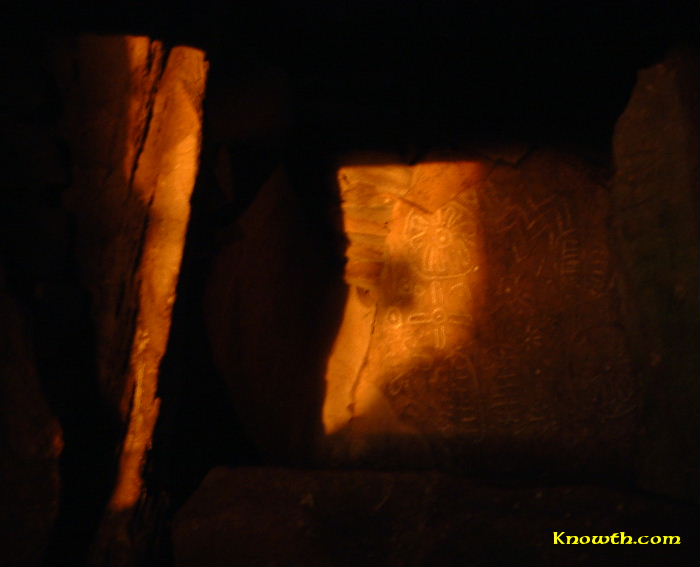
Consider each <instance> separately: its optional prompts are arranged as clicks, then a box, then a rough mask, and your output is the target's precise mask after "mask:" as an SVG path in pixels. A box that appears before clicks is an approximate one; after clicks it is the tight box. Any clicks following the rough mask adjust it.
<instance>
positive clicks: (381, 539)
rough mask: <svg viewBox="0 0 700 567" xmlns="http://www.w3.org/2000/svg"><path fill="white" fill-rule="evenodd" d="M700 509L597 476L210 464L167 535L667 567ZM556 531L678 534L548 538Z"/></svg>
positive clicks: (421, 558)
mask: <svg viewBox="0 0 700 567" xmlns="http://www.w3.org/2000/svg"><path fill="white" fill-rule="evenodd" d="M698 519H699V515H698V508H696V507H694V506H691V505H687V504H682V503H678V502H673V501H670V500H666V499H662V498H658V497H652V496H648V495H642V494H638V493H636V492H632V491H627V490H616V489H612V488H608V487H600V486H589V485H576V486H534V485H532V484H530V485H528V486H517V487H516V486H511V485H508V486H504V485H496V484H487V483H483V482H477V481H474V480H470V479H465V478H459V477H454V476H448V475H444V474H438V473H414V472H402V473H396V472H376V471H301V470H288V469H272V468H250V469H246V468H241V469H227V468H216V469H214V470H212V471H211V472H210V473H209V474H208V476H207V477H206V479H205V480H204V482H203V483H202V485H201V486H200V487H199V488H198V489H197V491H196V492H195V494H194V495H193V496H192V497H191V498H190V499H189V501H188V502H187V503H186V504H185V505H184V506H183V508H182V509H181V510H180V511H179V512H178V514H177V515H176V518H175V522H174V526H173V534H172V537H173V546H174V554H175V559H176V563H177V565H304V566H309V565H334V566H337V565H353V566H359V565H371V566H379V565H466V564H477V565H486V564H488V565H516V564H517V565H586V566H590V565H668V566H670V565H696V564H697V563H698V559H699V558H700V548H699V545H698V537H699V536H698ZM554 532H565V535H575V536H611V535H613V534H614V533H617V532H625V533H626V534H628V535H631V536H632V537H633V538H637V537H639V536H656V535H659V536H664V535H678V536H681V538H682V539H681V543H680V544H677V545H636V544H635V545H619V544H618V545H613V544H607V545H592V544H588V545H580V544H579V545H560V544H557V545H555V544H554ZM618 537H619V536H618ZM564 539H565V536H564Z"/></svg>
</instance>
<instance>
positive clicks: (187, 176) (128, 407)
mask: <svg viewBox="0 0 700 567" xmlns="http://www.w3.org/2000/svg"><path fill="white" fill-rule="evenodd" d="M64 49H65V52H64V53H63V57H62V58H61V59H59V62H60V65H59V71H60V70H62V71H63V74H62V75H61V78H62V88H63V90H64V93H65V98H66V100H68V101H69V103H70V106H69V108H68V109H67V112H66V131H67V132H69V133H70V137H69V145H70V148H71V152H72V155H73V158H74V159H73V184H72V186H71V188H70V189H69V191H68V193H67V196H66V205H67V207H68V208H69V209H70V211H71V212H72V213H73V214H74V215H75V217H76V219H77V240H78V247H79V250H78V253H77V257H78V258H79V262H80V267H81V270H82V274H83V278H84V282H85V286H86V288H87V289H88V290H89V291H90V294H91V299H92V310H93V317H94V320H95V322H96V335H97V338H96V342H97V351H98V352H97V364H98V378H99V383H100V386H101V388H102V395H103V396H104V398H105V399H106V400H107V402H108V403H109V405H110V407H111V409H112V411H114V412H115V414H117V415H118V417H119V419H120V420H121V423H122V424H123V429H124V437H123V442H122V444H121V447H120V458H119V465H118V473H117V478H116V481H115V486H114V490H113V493H112V496H111V498H110V501H109V504H108V507H107V511H106V516H105V519H104V522H103V525H102V526H101V530H100V534H99V535H98V541H97V542H96V545H95V551H94V560H95V561H96V562H98V563H100V562H105V563H110V564H113V563H117V564H121V563H124V562H127V563H128V562H129V561H130V559H129V555H128V554H129V553H130V548H131V546H132V542H131V537H132V536H131V529H130V527H129V525H130V522H131V519H132V518H131V515H132V513H133V510H134V508H135V506H136V505H137V504H138V502H139V500H140V498H141V497H142V490H143V479H142V468H143V465H144V461H145V457H146V452H147V450H148V449H149V447H150V444H151V439H152V434H153V428H154V426H155V422H156V419H157V416H158V408H159V399H158V397H157V389H158V372H159V365H160V361H161V358H162V357H163V355H164V353H165V349H166V346H167V342H168V336H169V331H170V323H171V316H172V307H173V304H174V301H175V291H176V287H177V282H178V276H179V270H180V262H181V258H182V254H183V249H184V243H185V234H186V229H187V225H188V221H189V214H190V204H189V201H190V196H191V193H192V190H193V188H194V182H195V178H196V175H197V169H198V161H199V149H200V142H201V124H202V120H201V107H202V99H203V96H204V88H205V81H206V74H207V63H206V61H205V57H204V53H203V52H202V51H200V50H197V49H194V48H189V47H173V48H167V49H166V47H165V46H164V45H163V44H162V43H161V42H158V41H153V40H151V39H150V38H147V37H129V36H112V37H97V36H85V37H81V38H79V39H78V40H76V42H75V44H73V45H66V46H64ZM75 68H77V69H78V70H79V72H78V73H77V74H76V73H73V72H72V70H73V69H75ZM123 554H126V555H123Z"/></svg>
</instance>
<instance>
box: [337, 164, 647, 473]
mask: <svg viewBox="0 0 700 567" xmlns="http://www.w3.org/2000/svg"><path fill="white" fill-rule="evenodd" d="M389 171H391V174H390V175H387V176H386V177H385V178H382V177H381V170H380V166H377V165H373V166H371V171H368V173H367V176H366V177H363V175H362V172H363V166H361V165H357V166H353V165H350V166H347V167H345V168H342V169H341V170H340V172H339V180H340V185H341V195H342V197H343V198H344V199H346V201H345V203H346V205H347V196H348V195H353V194H355V193H356V192H357V187H358V186H361V187H362V190H363V195H364V199H365V202H371V201H372V199H373V198H374V199H376V198H379V195H383V196H386V198H385V201H384V202H383V206H384V207H387V205H388V203H389V202H390V203H391V215H390V220H389V222H388V225H387V226H388V230H387V234H386V236H385V237H384V238H383V239H382V240H379V239H377V240H376V242H375V250H374V255H375V261H376V263H377V265H378V266H379V268H380V273H379V274H375V275H374V276H373V278H374V279H373V280H372V281H371V285H366V286H365V287H367V288H369V289H370V292H369V295H366V296H365V301H364V302H359V301H357V299H356V298H357V297H363V295H362V294H363V292H362V287H363V286H362V283H363V282H362V280H361V279H358V278H355V277H350V276H348V277H346V280H347V282H348V283H349V284H350V285H352V286H357V287H358V290H357V291H356V292H354V293H351V295H350V299H349V301H348V304H347V307H346V313H345V321H344V323H343V326H342V328H341V332H340V334H339V337H338V339H337V340H336V344H335V347H334V350H333V353H332V355H331V358H330V361H329V365H328V372H327V395H326V402H325V406H324V424H325V427H326V435H327V437H326V442H325V447H326V449H327V451H328V454H329V455H330V458H332V459H334V460H336V461H339V462H351V463H353V462H355V463H364V464H370V465H371V464H375V465H379V466H384V465H387V464H400V465H402V466H422V465H425V466H434V465H438V466H448V467H454V466H456V467H458V468H460V469H467V470H472V469H474V468H479V467H487V468H500V469H501V470H502V469H503V468H504V467H505V468H508V467H511V466H514V467H516V468H517V467H518V466H519V465H518V460H517V459H513V458H512V456H513V455H514V452H513V447H514V445H513V442H515V441H516V440H517V447H518V450H519V451H521V452H522V451H525V452H528V453H529V454H531V455H533V456H535V458H536V459H544V460H547V461H555V463H554V466H555V468H556V463H559V464H560V465H561V466H562V467H564V468H576V466H577V463H579V462H580V463H584V462H589V463H590V462H594V463H595V464H594V465H592V466H593V467H595V466H599V465H600V463H602V462H607V463H610V462H612V463H613V466H616V467H617V466H624V457H623V455H624V454H625V451H626V450H627V449H626V447H627V445H626V444H627V442H628V440H629V439H631V436H632V434H633V430H634V424H635V420H636V414H635V409H636V406H637V389H636V388H635V386H634V382H633V380H632V373H631V368H630V363H629V359H628V355H627V352H626V346H625V344H624V334H623V331H622V328H621V326H620V324H619V321H618V313H617V312H616V307H615V306H616V304H617V303H616V301H617V300H616V293H617V292H616V289H615V281H616V280H615V272H614V270H613V269H612V266H611V262H610V255H609V250H608V233H607V227H606V224H605V218H606V214H607V210H608V201H607V193H606V191H605V189H604V188H603V187H601V186H600V185H599V184H598V183H597V182H596V181H595V176H594V174H595V173H596V172H594V171H592V170H590V169H589V168H587V167H586V166H585V165H583V164H581V163H577V162H576V161H574V160H572V159H571V158H570V157H568V156H564V155H559V154H555V153H553V152H548V151H539V152H536V153H532V154H530V155H529V156H527V157H526V158H524V159H521V161H520V163H518V164H515V163H505V164H504V163H500V162H499V163H498V164H497V165H496V164H495V162H492V161H491V160H489V159H485V158H477V159H473V158H472V159H470V160H469V161H467V160H465V159H464V158H461V157H459V156H433V157H431V158H428V159H426V161H425V162H424V163H419V164H417V165H415V166H398V165H391V166H390V169H389ZM397 171H399V172H400V175H398V174H397V173H396V172H397ZM348 172H349V173H348ZM372 188H374V191H375V193H372ZM363 210H364V211H369V210H370V208H369V207H367V208H365V209H362V208H360V207H355V208H354V209H353V215H354V216H353V220H352V222H353V223H354V224H355V225H359V224H360V223H361V220H362V212H363ZM346 226H347V225H346ZM348 238H349V241H350V246H349V250H348V270H350V271H352V269H353V266H354V264H355V262H356V260H355V258H354V257H353V250H354V249H355V242H354V238H355V236H354V234H353V233H348ZM340 360H344V361H348V360H352V361H353V363H352V364H339V363H338V362H339V361H340ZM601 446H602V447H603V449H602V451H601V450H600V447H601ZM613 448H614V449H613ZM596 451H599V453H598V455H597V456H598V457H600V459H597V458H594V459H590V455H591V453H593V452H596ZM616 451H617V452H616ZM600 466H602V465H600Z"/></svg>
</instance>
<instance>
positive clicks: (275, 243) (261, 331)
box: [205, 167, 343, 463]
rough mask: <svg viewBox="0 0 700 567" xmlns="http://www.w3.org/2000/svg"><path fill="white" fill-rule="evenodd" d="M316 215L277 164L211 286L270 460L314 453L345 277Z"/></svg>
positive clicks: (254, 432) (223, 352) (238, 393)
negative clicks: (332, 262) (333, 262)
mask: <svg viewBox="0 0 700 567" xmlns="http://www.w3.org/2000/svg"><path fill="white" fill-rule="evenodd" d="M306 214H308V213H307V212H306V211H304V209H303V206H302V204H301V203H300V200H299V199H298V196H297V195H296V194H295V192H294V191H293V189H292V188H291V186H290V183H289V180H288V177H287V174H286V172H285V171H284V169H283V168H282V167H280V168H277V169H276V170H275V172H274V173H273V174H272V175H271V176H270V178H269V179H268V180H267V181H266V182H265V183H264V184H263V186H262V188H261V189H260V191H259V193H258V194H257V196H256V198H255V200H254V201H253V203H252V204H251V205H250V206H249V207H248V208H247V209H246V210H245V212H244V213H243V214H242V215H241V216H240V218H239V219H238V220H237V221H236V224H234V225H231V226H230V227H228V228H227V230H226V233H225V234H224V236H223V241H224V243H223V246H222V247H221V249H220V250H218V251H217V253H216V257H215V260H214V263H213V268H212V272H211V276H210V278H209V283H208V286H207V290H206V297H205V318H206V322H207V326H208V331H209V336H210V338H211V345H212V352H213V355H214V360H215V362H216V365H217V368H218V370H219V372H220V374H221V376H222V377H223V378H224V380H225V381H226V383H227V384H228V386H229V389H230V392H231V399H232V402H233V404H234V406H235V408H236V411H237V412H238V414H239V417H240V419H241V421H242V422H243V424H244V426H245V430H246V433H247V434H248V435H249V436H250V438H251V439H252V440H253V442H254V443H255V444H256V447H257V448H258V450H259V452H260V454H261V456H262V458H264V459H265V461H266V462H274V463H290V462H293V463H304V462H307V463H308V462H309V459H310V455H311V454H312V453H313V452H314V446H313V440H314V439H316V438H317V437H318V436H319V435H320V430H321V423H320V416H321V403H322V398H323V371H324V367H325V361H326V357H327V354H328V349H329V347H330V342H331V341H332V338H333V336H334V334H335V332H336V329H337V321H335V320H334V318H335V317H336V316H337V313H338V312H339V309H340V307H341V306H340V305H334V304H333V297H334V295H335V296H337V295H338V294H342V293H343V291H342V289H339V288H340V285H342V281H340V280H339V278H337V274H336V270H335V268H333V267H332V266H329V264H328V257H327V254H328V253H327V243H326V242H319V241H318V236H317V235H316V234H314V232H313V230H311V229H310V227H309V226H308V222H307V220H306ZM336 278H337V279H336ZM341 297H342V295H341ZM336 303H337V302H336Z"/></svg>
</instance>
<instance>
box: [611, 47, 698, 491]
mask: <svg viewBox="0 0 700 567" xmlns="http://www.w3.org/2000/svg"><path fill="white" fill-rule="evenodd" d="M614 153H615V165H616V175H615V179H614V183H613V186H612V195H611V197H612V205H613V206H612V210H611V212H612V221H613V223H612V224H613V226H614V228H615V233H614V234H615V236H616V240H615V242H616V249H617V251H618V254H619V258H620V264H621V267H622V269H623V271H624V274H625V280H624V281H625V286H626V293H625V295H624V298H625V302H624V303H623V308H624V315H625V326H626V328H627V330H628V339H629V341H630V344H631V345H632V352H633V354H634V364H635V367H636V368H637V370H638V372H639V380H640V381H641V382H643V383H644V384H645V385H646V386H648V389H647V390H646V397H645V404H644V407H645V410H644V422H643V427H644V428H643V432H642V435H641V437H640V439H639V461H638V466H639V471H640V472H639V475H640V476H639V481H640V483H641V484H642V485H643V486H644V487H645V488H647V489H651V490H654V491H658V492H662V493H666V494H672V495H674V496H677V497H684V498H693V499H697V498H698V495H699V494H700V492H699V487H698V482H699V480H700V449H699V446H698V432H699V431H700V421H699V419H700V407H699V404H700V388H699V386H700V365H699V364H698V362H699V361H698V344H699V343H698V341H699V340H700V329H699V325H700V308H699V306H698V289H699V286H698V271H697V268H698V261H699V257H698V242H699V240H698V194H699V182H698V56H697V52H691V51H677V52H674V53H672V54H670V55H669V56H668V57H667V58H666V59H665V60H664V61H663V62H661V63H659V64H657V65H654V66H652V67H649V68H647V69H643V70H641V71H640V72H639V74H638V78H637V85H636V86H635V89H634V92H633V93H632V97H631V99H630V102H629V105H628V107H627V109H626V110H625V112H624V114H623V115H622V116H621V117H620V120H619V121H618V124H617V127H616V130H615V136H614Z"/></svg>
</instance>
